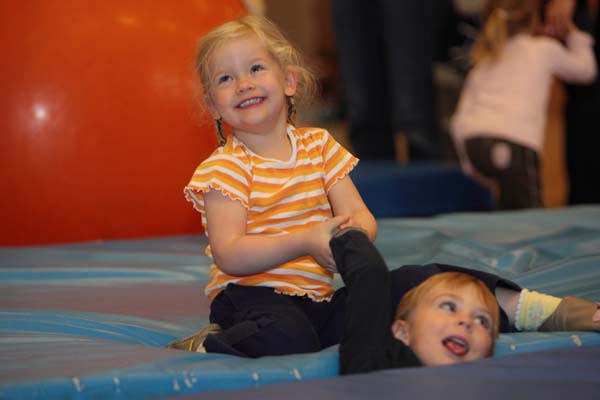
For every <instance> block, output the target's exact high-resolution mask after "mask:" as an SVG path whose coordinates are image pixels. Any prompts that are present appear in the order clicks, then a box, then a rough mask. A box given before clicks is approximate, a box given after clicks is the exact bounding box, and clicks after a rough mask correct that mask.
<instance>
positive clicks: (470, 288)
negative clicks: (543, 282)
mask: <svg viewBox="0 0 600 400" xmlns="http://www.w3.org/2000/svg"><path fill="white" fill-rule="evenodd" d="M491 315H492V314H491V312H490V310H489V309H488V307H487V306H486V304H485V303H484V301H483V299H482V297H481V294H480V292H479V291H478V290H477V289H476V288H475V286H474V285H467V286H465V287H463V288H461V289H460V290H452V291H451V290H448V289H446V288H444V287H439V288H435V289H434V290H432V291H431V292H430V293H428V294H427V295H426V296H425V297H424V298H423V299H422V301H421V302H420V303H419V304H418V305H417V306H416V307H415V308H414V310H413V311H412V312H411V313H410V315H409V316H408V318H407V320H396V321H395V322H394V324H393V326H392V331H393V333H394V336H395V337H396V339H398V340H401V341H402V342H404V344H406V345H407V346H409V347H410V348H411V349H412V350H413V352H414V353H415V354H416V355H417V357H418V358H419V359H420V360H421V362H422V363H423V364H424V365H427V366H433V365H444V364H456V363H460V362H465V361H472V360H478V359H480V358H484V357H487V356H489V355H490V354H491V349H492V345H493V342H494V341H493V339H492V335H493V333H492V323H493V322H492V316H491Z"/></svg>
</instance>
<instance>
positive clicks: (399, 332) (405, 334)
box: [392, 319, 410, 346]
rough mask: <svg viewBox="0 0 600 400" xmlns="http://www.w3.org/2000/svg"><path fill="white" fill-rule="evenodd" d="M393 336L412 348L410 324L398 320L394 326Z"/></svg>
mask: <svg viewBox="0 0 600 400" xmlns="http://www.w3.org/2000/svg"><path fill="white" fill-rule="evenodd" d="M392 334H393V335H394V337H395V338H396V339H398V340H399V341H401V342H402V343H404V344H405V345H407V346H410V323H409V322H408V321H405V320H403V319H397V320H395V321H394V323H393V324H392Z"/></svg>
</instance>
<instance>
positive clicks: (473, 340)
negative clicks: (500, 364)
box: [330, 228, 600, 374]
mask: <svg viewBox="0 0 600 400" xmlns="http://www.w3.org/2000/svg"><path fill="white" fill-rule="evenodd" d="M330 245H331V249H332V252H333V256H334V258H335V262H336V266H337V270H338V272H339V273H340V275H341V276H342V279H343V281H344V283H345V285H346V288H347V292H348V293H347V306H346V317H345V328H344V335H343V336H342V339H341V343H340V347H339V352H340V372H341V373H342V374H352V373H362V372H370V371H374V370H379V369H387V368H399V367H414V366H435V365H445V364H455V363H460V362H466V361H474V360H478V359H481V358H484V357H489V356H491V355H493V351H494V345H495V341H496V338H497V337H498V332H499V331H500V332H509V331H512V330H513V329H512V327H514V326H516V327H517V329H518V330H533V331H535V330H541V331H564V330H597V331H600V306H599V305H598V304H596V303H593V302H590V301H587V300H583V299H580V298H576V297H565V298H564V299H560V298H556V297H553V296H548V295H544V294H541V293H537V292H530V291H528V290H527V289H523V290H521V288H519V286H518V285H516V284H515V283H513V282H510V281H508V280H505V279H502V278H500V277H498V276H495V275H493V274H488V273H485V272H481V271H475V270H469V269H467V268H461V267H454V266H450V265H442V264H429V265H423V266H416V265H414V266H404V267H400V268H398V269H396V270H393V271H391V272H390V271H388V268H387V266H386V264H385V261H384V260H383V258H382V257H381V255H380V254H379V252H378V251H377V249H376V248H375V246H374V245H373V244H372V243H371V241H370V240H369V239H368V237H367V236H366V235H365V233H364V232H362V231H360V230H358V229H355V228H346V229H342V230H341V231H339V232H338V233H336V234H335V235H334V237H333V238H332V240H331V242H330ZM409 287H410V289H408V288H409ZM494 295H495V296H494ZM398 299H400V301H399V303H398ZM390 305H392V306H393V307H390ZM396 305H397V307H396ZM499 306H500V307H499ZM393 308H395V310H396V311H395V313H394V311H393ZM393 315H395V317H392V316H393ZM501 315H504V317H505V319H506V320H507V321H504V322H503V321H502V320H501Z"/></svg>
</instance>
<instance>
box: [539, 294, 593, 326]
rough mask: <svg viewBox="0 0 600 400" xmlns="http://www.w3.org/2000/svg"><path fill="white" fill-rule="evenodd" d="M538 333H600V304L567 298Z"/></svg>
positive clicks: (577, 298) (576, 298)
mask: <svg viewBox="0 0 600 400" xmlns="http://www.w3.org/2000/svg"><path fill="white" fill-rule="evenodd" d="M538 331H540V332H552V331H555V332H556V331H600V303H594V302H592V301H588V300H584V299H581V298H579V297H572V296H566V297H564V298H563V299H562V301H561V302H560V303H559V304H558V307H556V310H554V312H553V313H552V314H550V316H549V317H548V319H547V320H546V321H544V323H543V324H542V325H541V326H540V327H539V328H538Z"/></svg>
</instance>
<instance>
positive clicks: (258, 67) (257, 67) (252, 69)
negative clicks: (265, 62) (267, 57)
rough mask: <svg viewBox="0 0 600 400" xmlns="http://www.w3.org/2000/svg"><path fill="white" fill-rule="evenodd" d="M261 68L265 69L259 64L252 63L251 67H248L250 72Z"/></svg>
mask: <svg viewBox="0 0 600 400" xmlns="http://www.w3.org/2000/svg"><path fill="white" fill-rule="evenodd" d="M263 69H265V67H264V66H262V65H261V64H254V65H253V66H252V67H250V72H258V71H262V70H263Z"/></svg>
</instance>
